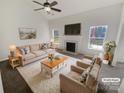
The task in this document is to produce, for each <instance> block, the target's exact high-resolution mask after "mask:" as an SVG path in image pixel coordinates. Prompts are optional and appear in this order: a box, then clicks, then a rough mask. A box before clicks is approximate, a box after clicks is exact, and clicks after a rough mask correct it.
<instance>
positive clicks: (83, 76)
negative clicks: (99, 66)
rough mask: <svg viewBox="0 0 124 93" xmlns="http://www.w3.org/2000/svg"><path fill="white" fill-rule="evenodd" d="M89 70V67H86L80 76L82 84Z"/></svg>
mask: <svg viewBox="0 0 124 93" xmlns="http://www.w3.org/2000/svg"><path fill="white" fill-rule="evenodd" d="M90 70H91V67H88V68H87V69H86V70H85V71H84V72H83V73H82V74H81V79H80V80H81V82H82V83H84V82H85V81H86V78H87V76H88V74H89V72H90Z"/></svg>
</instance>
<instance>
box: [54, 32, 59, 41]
mask: <svg viewBox="0 0 124 93" xmlns="http://www.w3.org/2000/svg"><path fill="white" fill-rule="evenodd" d="M53 41H54V43H59V31H57V30H53Z"/></svg>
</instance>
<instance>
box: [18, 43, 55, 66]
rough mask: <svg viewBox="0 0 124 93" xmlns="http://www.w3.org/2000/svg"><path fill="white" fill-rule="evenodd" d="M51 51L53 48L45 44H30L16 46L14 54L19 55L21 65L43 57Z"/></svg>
mask: <svg viewBox="0 0 124 93" xmlns="http://www.w3.org/2000/svg"><path fill="white" fill-rule="evenodd" d="M51 52H54V50H53V49H50V48H49V46H48V45H46V44H30V45H25V46H18V47H17V49H16V54H17V56H19V58H20V62H21V65H22V66H24V65H26V64H29V63H32V62H34V61H37V60H40V59H42V58H45V57H47V55H48V53H51Z"/></svg>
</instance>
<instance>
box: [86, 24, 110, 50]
mask: <svg viewBox="0 0 124 93" xmlns="http://www.w3.org/2000/svg"><path fill="white" fill-rule="evenodd" d="M94 27H106V32H105V37H104V38H103V37H97V38H98V39H100V38H102V39H103V44H104V41H105V38H106V33H107V31H108V25H98V26H90V29H89V38H88V49H93V50H99V51H102V50H103V44H102V46H98V45H94V46H93V47H91V44H90V40H91V38H96V37H90V36H91V29H92V28H94Z"/></svg>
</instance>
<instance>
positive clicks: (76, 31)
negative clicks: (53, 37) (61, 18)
mask: <svg viewBox="0 0 124 93" xmlns="http://www.w3.org/2000/svg"><path fill="white" fill-rule="evenodd" d="M80 31H81V23H77V24H69V25H65V33H64V34H65V35H80Z"/></svg>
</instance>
